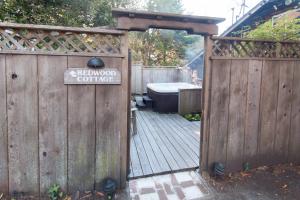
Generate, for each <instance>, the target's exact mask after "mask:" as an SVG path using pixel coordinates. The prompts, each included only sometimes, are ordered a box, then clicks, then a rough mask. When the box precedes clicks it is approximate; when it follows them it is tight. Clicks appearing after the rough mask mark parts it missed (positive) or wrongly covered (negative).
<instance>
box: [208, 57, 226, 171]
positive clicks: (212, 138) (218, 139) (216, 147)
mask: <svg viewBox="0 0 300 200" xmlns="http://www.w3.org/2000/svg"><path fill="white" fill-rule="evenodd" d="M230 66H231V60H214V61H212V77H213V78H212V86H211V87H212V89H211V95H212V96H211V111H210V121H211V124H210V133H211V134H210V135H209V149H208V151H209V152H208V164H209V167H210V166H211V164H213V163H214V162H222V163H225V162H226V152H227V148H226V146H227V145H226V144H227V128H228V109H229V107H228V106H229V82H230Z"/></svg>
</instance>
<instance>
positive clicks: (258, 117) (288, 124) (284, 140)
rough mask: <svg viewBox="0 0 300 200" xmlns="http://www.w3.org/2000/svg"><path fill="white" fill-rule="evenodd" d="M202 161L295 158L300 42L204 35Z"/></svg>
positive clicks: (299, 150) (234, 164) (299, 131)
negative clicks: (204, 68) (205, 47)
mask: <svg viewBox="0 0 300 200" xmlns="http://www.w3.org/2000/svg"><path fill="white" fill-rule="evenodd" d="M206 45H207V47H208V49H207V55H206V70H205V83H204V84H205V86H204V88H205V89H204V93H205V94H204V101H205V102H204V106H205V108H204V121H203V124H202V125H203V129H202V134H203V135H202V155H201V156H202V157H203V159H202V162H201V164H202V167H203V169H211V167H212V166H213V163H214V162H222V163H224V164H225V165H226V169H227V171H228V172H229V171H238V170H242V169H243V164H244V163H246V162H249V163H250V165H251V166H252V167H255V166H258V165H271V164H277V163H286V162H295V163H298V164H299V163H300V53H299V52H300V51H299V50H300V43H299V42H274V41H257V40H255V41H254V40H246V39H238V38H213V39H212V40H211V39H209V38H207V39H206Z"/></svg>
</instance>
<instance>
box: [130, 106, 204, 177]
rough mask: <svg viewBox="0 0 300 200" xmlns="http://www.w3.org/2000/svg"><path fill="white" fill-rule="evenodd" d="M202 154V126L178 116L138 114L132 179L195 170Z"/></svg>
mask: <svg viewBox="0 0 300 200" xmlns="http://www.w3.org/2000/svg"><path fill="white" fill-rule="evenodd" d="M199 151H200V123H199V122H189V121H188V120H186V119H184V118H183V117H181V116H180V115H178V114H159V113H155V112H152V111H137V134H136V135H134V136H132V138H131V147H130V154H131V163H130V168H131V170H130V175H129V178H138V177H146V176H151V175H157V174H164V173H169V172H176V171H182V170H187V169H195V168H197V167H198V166H199Z"/></svg>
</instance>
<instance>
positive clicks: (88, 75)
mask: <svg viewBox="0 0 300 200" xmlns="http://www.w3.org/2000/svg"><path fill="white" fill-rule="evenodd" d="M64 83H65V84H77V85H83V84H95V85H97V84H105V85H116V84H121V74H120V71H119V70H118V69H115V68H106V69H85V68H70V69H68V70H66V71H65V74H64Z"/></svg>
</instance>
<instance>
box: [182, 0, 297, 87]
mask: <svg viewBox="0 0 300 200" xmlns="http://www.w3.org/2000/svg"><path fill="white" fill-rule="evenodd" d="M298 8H300V0H262V1H261V2H260V3H258V4H257V5H256V6H255V7H254V8H252V9H251V10H250V11H248V12H247V13H246V14H245V15H244V16H243V17H241V18H240V19H238V20H237V21H236V22H235V23H234V24H233V25H231V26H230V27H229V28H228V29H227V30H225V31H224V32H223V33H222V34H221V35H220V36H221V37H243V35H244V33H245V32H248V31H249V30H252V29H255V27H257V26H258V25H260V24H262V23H264V22H266V21H268V20H269V19H271V18H272V17H274V16H277V15H280V14H283V13H285V12H287V11H289V10H293V9H294V10H295V12H300V11H299V10H297V9H298ZM184 67H188V68H190V69H191V70H193V71H195V72H196V74H197V79H199V80H203V68H204V50H202V51H201V52H200V53H199V54H198V56H196V57H194V58H193V59H192V60H191V61H189V62H188V63H187V64H186V65H185V66H184ZM197 82H198V81H197Z"/></svg>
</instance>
